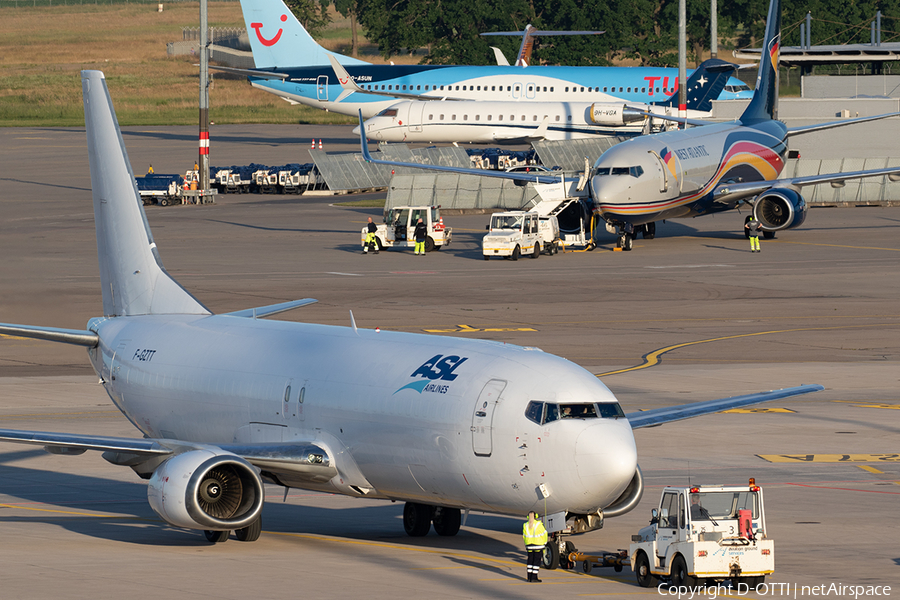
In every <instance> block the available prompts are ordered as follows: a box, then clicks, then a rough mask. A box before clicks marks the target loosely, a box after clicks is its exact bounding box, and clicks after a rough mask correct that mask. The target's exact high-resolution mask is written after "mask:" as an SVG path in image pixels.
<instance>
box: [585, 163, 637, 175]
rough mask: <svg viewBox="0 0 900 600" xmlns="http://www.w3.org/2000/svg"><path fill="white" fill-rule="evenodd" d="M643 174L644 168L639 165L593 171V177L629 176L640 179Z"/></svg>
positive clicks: (600, 168) (601, 168)
mask: <svg viewBox="0 0 900 600" xmlns="http://www.w3.org/2000/svg"><path fill="white" fill-rule="evenodd" d="M643 174H644V168H643V167H641V166H640V165H638V166H636V167H597V168H596V169H594V175H631V176H632V177H640V176H641V175H643Z"/></svg>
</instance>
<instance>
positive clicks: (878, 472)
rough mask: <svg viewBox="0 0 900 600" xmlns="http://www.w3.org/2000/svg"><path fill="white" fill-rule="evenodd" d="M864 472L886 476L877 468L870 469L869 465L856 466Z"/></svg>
mask: <svg viewBox="0 0 900 600" xmlns="http://www.w3.org/2000/svg"><path fill="white" fill-rule="evenodd" d="M856 466H857V467H859V468H860V469H862V470H863V471H868V472H869V473H875V474H876V475H884V471H879V470H878V469H876V468H875V467H870V466H869V465H856Z"/></svg>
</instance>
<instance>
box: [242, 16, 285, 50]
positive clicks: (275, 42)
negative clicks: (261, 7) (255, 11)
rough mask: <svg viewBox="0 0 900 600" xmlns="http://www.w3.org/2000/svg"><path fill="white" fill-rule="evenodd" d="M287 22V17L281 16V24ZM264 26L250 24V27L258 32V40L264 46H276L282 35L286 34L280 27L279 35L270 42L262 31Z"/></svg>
mask: <svg viewBox="0 0 900 600" xmlns="http://www.w3.org/2000/svg"><path fill="white" fill-rule="evenodd" d="M285 21H287V15H281V22H282V23H284V22H285ZM262 26H263V24H262V23H250V27H252V28H253V29H255V30H256V39H258V40H259V43H260V44H262V45H263V46H274V45H275V44H277V43H278V40H280V39H281V34H282V33H283V32H284V29H281V28H280V27H279V28H278V33H276V34H275V37H273V38H272V39H270V40H267V39H266V38H264V37H263V35H262V31H260V30H261V29H262Z"/></svg>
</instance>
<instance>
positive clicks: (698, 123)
mask: <svg viewBox="0 0 900 600" xmlns="http://www.w3.org/2000/svg"><path fill="white" fill-rule="evenodd" d="M625 108H630V109H631V110H635V111H637V112H638V113H640V114H642V115H644V116H645V117H651V118H653V119H660V120H662V121H672V122H674V123H682V124H685V125H691V126H693V127H700V126H701V125H711V124H712V121H702V120H700V119H689V118H687V117H670V116H669V115H661V114H658V113H654V112H651V111H649V110H647V109H643V108H635V107H633V106H628V105H625Z"/></svg>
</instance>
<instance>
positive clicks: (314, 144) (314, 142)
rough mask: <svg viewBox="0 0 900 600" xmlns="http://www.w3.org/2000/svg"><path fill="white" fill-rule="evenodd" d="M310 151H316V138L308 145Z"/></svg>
mask: <svg viewBox="0 0 900 600" xmlns="http://www.w3.org/2000/svg"><path fill="white" fill-rule="evenodd" d="M309 149H310V150H315V149H316V138H313V141H312V144H310V145H309Z"/></svg>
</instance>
